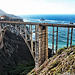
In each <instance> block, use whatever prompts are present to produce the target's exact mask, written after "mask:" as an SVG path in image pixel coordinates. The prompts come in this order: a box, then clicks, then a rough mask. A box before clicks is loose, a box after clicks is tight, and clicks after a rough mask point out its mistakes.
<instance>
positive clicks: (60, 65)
mask: <svg viewBox="0 0 75 75" xmlns="http://www.w3.org/2000/svg"><path fill="white" fill-rule="evenodd" d="M28 75H75V46H70V47H69V48H66V47H64V48H61V49H59V50H58V51H57V53H56V54H55V55H54V56H53V57H51V58H49V59H48V60H46V61H45V62H44V63H43V64H42V65H41V66H40V67H39V69H38V70H37V72H35V69H33V70H32V71H31V72H30V73H28Z"/></svg>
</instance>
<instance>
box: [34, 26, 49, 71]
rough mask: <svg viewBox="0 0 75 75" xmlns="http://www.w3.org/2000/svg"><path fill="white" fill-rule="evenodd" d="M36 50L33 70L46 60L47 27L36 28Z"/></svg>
mask: <svg viewBox="0 0 75 75" xmlns="http://www.w3.org/2000/svg"><path fill="white" fill-rule="evenodd" d="M35 34H36V50H35V69H36V71H37V70H38V68H39V66H40V65H41V64H43V62H44V61H45V60H46V59H48V31H47V26H41V25H37V26H36V33H35Z"/></svg>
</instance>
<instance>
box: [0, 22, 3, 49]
mask: <svg viewBox="0 0 75 75" xmlns="http://www.w3.org/2000/svg"><path fill="white" fill-rule="evenodd" d="M2 38H3V37H2V32H1V23H0V49H1V48H2V47H3V40H2Z"/></svg>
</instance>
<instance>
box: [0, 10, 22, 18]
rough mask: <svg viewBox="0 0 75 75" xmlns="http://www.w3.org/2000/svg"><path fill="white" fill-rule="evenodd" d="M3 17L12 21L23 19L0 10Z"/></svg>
mask: <svg viewBox="0 0 75 75" xmlns="http://www.w3.org/2000/svg"><path fill="white" fill-rule="evenodd" d="M3 15H6V16H8V17H10V18H12V19H22V18H21V17H20V16H16V15H13V14H8V13H6V12H4V11H3V10H1V9H0V16H3Z"/></svg>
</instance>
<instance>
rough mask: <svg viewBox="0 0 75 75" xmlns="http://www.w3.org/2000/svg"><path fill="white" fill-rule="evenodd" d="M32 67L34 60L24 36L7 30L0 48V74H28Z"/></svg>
mask: <svg viewBox="0 0 75 75" xmlns="http://www.w3.org/2000/svg"><path fill="white" fill-rule="evenodd" d="M32 68H34V60H33V58H32V55H31V53H30V51H29V49H28V47H27V45H26V43H25V42H24V40H23V38H22V37H21V36H20V35H16V34H14V33H11V32H10V31H9V30H7V31H6V34H5V36H4V47H3V48H2V49H1V50H0V75H23V74H24V75H26V74H27V73H28V72H29V71H30V70H31V69H32Z"/></svg>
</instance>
